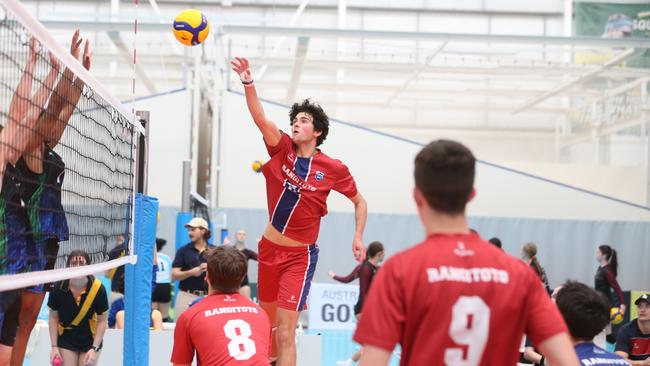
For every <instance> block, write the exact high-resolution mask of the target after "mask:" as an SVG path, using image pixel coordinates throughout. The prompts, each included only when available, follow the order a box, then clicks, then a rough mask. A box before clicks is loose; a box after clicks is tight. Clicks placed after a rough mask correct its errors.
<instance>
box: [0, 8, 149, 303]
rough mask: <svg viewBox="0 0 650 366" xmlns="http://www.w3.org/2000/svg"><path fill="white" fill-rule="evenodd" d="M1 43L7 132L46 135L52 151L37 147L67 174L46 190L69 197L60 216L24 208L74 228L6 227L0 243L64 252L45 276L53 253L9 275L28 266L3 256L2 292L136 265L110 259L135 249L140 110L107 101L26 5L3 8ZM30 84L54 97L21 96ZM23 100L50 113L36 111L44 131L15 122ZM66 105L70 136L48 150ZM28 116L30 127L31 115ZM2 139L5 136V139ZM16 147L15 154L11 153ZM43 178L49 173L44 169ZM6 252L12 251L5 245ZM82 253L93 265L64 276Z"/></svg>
mask: <svg viewBox="0 0 650 366" xmlns="http://www.w3.org/2000/svg"><path fill="white" fill-rule="evenodd" d="M30 39H35V40H36V41H37V42H38V44H39V47H38V49H37V50H35V48H33V46H31V44H32V42H30ZM0 45H1V47H0V73H1V74H2V77H1V78H0V125H2V127H3V130H4V127H7V126H11V124H12V123H13V124H14V125H13V126H12V127H16V126H18V128H17V131H19V132H18V134H22V135H25V136H39V138H42V139H43V144H39V145H38V146H39V149H41V147H42V148H43V149H44V150H45V151H49V152H48V154H54V156H57V157H58V158H60V161H61V163H59V165H57V166H56V167H58V168H60V169H61V170H62V174H60V175H59V178H60V180H59V178H57V182H59V183H58V184H59V186H58V188H57V187H53V186H48V185H47V182H46V183H45V184H44V185H43V186H42V187H45V189H50V190H51V191H53V192H54V195H55V196H56V195H57V194H58V195H59V196H60V198H59V203H58V206H59V207H62V209H59V210H58V212H56V209H52V208H51V207H43V206H41V205H42V203H39V201H38V200H36V201H35V203H27V204H26V205H25V206H26V207H25V210H30V209H31V210H32V211H33V212H36V213H40V214H42V215H46V214H48V213H50V214H51V212H55V214H57V213H58V214H59V215H60V216H59V217H64V221H65V225H64V226H66V228H65V230H61V231H60V232H58V231H57V232H53V231H51V230H47V229H46V228H41V227H39V226H38V225H37V224H38V220H32V221H30V222H29V223H25V225H24V228H22V229H21V230H22V232H19V233H16V232H11V231H10V230H9V229H7V228H2V230H0V239H3V240H0V242H4V243H11V245H14V244H15V243H16V241H15V240H14V241H8V240H5V239H7V234H8V233H10V232H11V233H12V234H14V235H16V237H20V238H23V239H25V238H28V239H25V240H33V242H27V244H25V245H26V246H28V247H29V248H32V249H33V248H36V249H33V250H36V251H37V252H38V250H41V251H42V247H43V246H45V244H44V243H45V241H40V239H37V238H44V237H46V238H48V240H54V241H56V242H57V247H58V248H57V250H55V253H56V254H54V255H52V254H50V256H53V257H54V258H49V257H48V258H47V259H48V260H49V259H53V260H54V265H53V266H54V269H45V270H38V269H36V270H35V269H34V268H35V265H36V264H37V263H38V262H39V261H40V260H41V259H43V257H45V255H41V254H33V256H32V254H30V251H29V249H28V250H27V257H26V258H27V261H26V263H27V265H25V266H20V265H18V266H15V267H12V268H9V266H7V263H8V261H14V262H17V263H18V262H20V261H19V260H18V259H20V258H11V253H10V252H7V251H6V250H5V251H3V252H2V253H0V255H1V256H2V257H4V258H0V291H7V290H12V289H18V288H25V287H30V286H35V285H38V284H41V283H43V282H55V281H60V280H65V279H69V278H73V277H79V276H84V275H89V274H95V273H101V272H104V271H107V270H110V269H113V268H115V267H118V266H120V265H124V264H126V263H129V262H133V261H134V260H135V254H134V253H132V252H127V253H126V255H125V256H123V257H121V258H118V259H114V260H108V255H107V254H108V252H107V251H108V250H110V249H112V246H114V243H115V242H116V241H117V240H118V239H119V238H120V236H122V237H123V238H124V239H126V241H127V242H131V241H132V234H133V206H134V193H135V188H136V187H135V175H136V173H135V171H136V160H137V159H136V156H137V150H136V149H137V147H136V146H137V143H136V142H137V141H138V139H139V136H141V135H144V134H145V130H144V128H143V127H142V125H141V124H140V123H139V122H138V119H137V118H136V116H135V115H134V112H133V111H130V110H129V109H128V108H125V106H123V105H122V103H120V102H119V101H117V100H116V99H115V98H114V97H113V96H112V95H111V94H110V93H108V92H107V90H106V88H105V87H104V86H103V85H102V84H101V83H100V82H98V81H97V79H96V78H95V77H93V76H92V74H91V73H90V72H89V71H87V70H86V68H84V66H82V63H80V62H79V61H78V60H77V59H75V57H73V56H72V55H71V54H70V51H69V50H66V49H65V48H64V47H63V46H62V45H60V44H59V43H58V42H57V41H56V40H55V39H54V37H53V36H52V35H51V34H50V32H49V31H48V30H47V29H46V28H45V27H44V26H43V25H42V24H41V23H40V22H39V21H38V20H36V19H35V18H34V17H33V16H32V15H31V14H30V13H29V12H28V11H27V9H26V8H25V7H24V6H23V5H22V4H21V2H20V1H18V0H0ZM28 60H32V61H29V62H30V65H32V66H30V67H28ZM32 62H33V64H32ZM59 65H60V66H59ZM32 68H33V70H32ZM55 72H56V74H54V73H55ZM21 75H22V77H21ZM52 75H54V78H52ZM22 80H26V84H23V83H22ZM66 83H67V84H66ZM23 85H28V86H31V88H30V89H35V90H38V91H41V90H43V91H44V92H47V93H45V94H47V97H46V98H43V97H42V95H41V96H39V92H38V91H32V90H26V92H25V90H23V92H18V90H22V89H19V87H20V86H23ZM59 85H66V86H68V88H67V89H66V88H62V89H64V90H59V88H58V86H59ZM70 85H72V86H70ZM74 87H77V96H76V98H69V99H66V97H67V96H68V95H70V94H74V93H75V91H74V90H73V88H74ZM25 95H26V96H27V97H26V98H25V97H24V96H25ZM17 96H20V98H18V99H19V100H20V102H22V103H23V104H25V105H27V106H28V107H29V108H28V109H30V110H36V111H38V108H40V110H41V113H40V114H39V113H36V115H37V116H38V118H34V120H35V121H36V123H35V124H33V125H29V124H27V128H25V124H24V123H22V122H21V121H16V120H12V116H15V115H16V114H15V113H14V114H12V113H10V112H11V110H10V104H11V103H10V102H11V101H12V100H14V99H15V97H17ZM30 96H31V97H30ZM37 96H38V97H37ZM55 99H56V103H55V102H54V101H55ZM40 100H43V103H38V102H39V101H40ZM57 103H60V104H62V105H63V107H61V108H63V109H64V110H66V109H65V108H68V109H67V110H70V111H71V112H70V114H69V115H67V116H66V118H65V120H62V117H61V116H62V115H61V114H56V115H54V114H52V116H53V118H52V120H54V121H55V122H56V123H62V126H63V129H62V132H61V135H60V136H58V139H57V140H56V141H55V143H54V144H53V146H49V145H48V144H49V143H50V140H47V139H46V137H45V136H44V135H43V132H42V131H40V130H39V128H38V126H40V124H42V123H44V122H43V120H45V119H46V117H48V116H50V114H51V113H50V112H51V111H50V109H51V107H52V105H53V104H55V105H58V104H57ZM18 104H20V103H18ZM40 104H42V105H40ZM35 107H37V108H35ZM10 115H11V116H10ZM27 116H29V114H27ZM20 118H21V119H22V118H24V119H25V120H28V119H29V118H28V117H24V115H23V117H20ZM30 128H31V130H30ZM8 130H9V131H10V130H11V129H8ZM1 133H2V132H1V131H0V135H1ZM12 136H13V135H12ZM27 138H28V139H31V138H33V137H27ZM27 138H26V139H27ZM12 141H13V143H15V146H12ZM21 141H23V140H21V139H14V140H9V143H8V144H5V145H6V146H5V147H4V148H3V150H6V151H14V152H16V151H19V152H22V150H19V149H18V146H19V145H21ZM29 141H31V140H29ZM7 145H8V146H7ZM54 145H55V146H54ZM7 147H8V148H7ZM12 149H13V150H12ZM48 149H49V150H48ZM25 151H26V150H25ZM44 154H45V153H44ZM27 156H29V155H27V153H23V154H22V155H21V156H20V158H23V157H27ZM48 156H49V155H48ZM41 161H42V164H43V166H44V167H45V164H46V163H47V159H46V158H45V157H42V159H41ZM14 163H15V162H13V161H9V162H8V163H7V165H6V166H9V165H11V166H12V167H13V164H14ZM18 166H19V163H18V164H17V165H16V168H14V169H16V170H17V172H18V173H20V172H21V171H20V168H18ZM7 169H8V168H7ZM43 170H44V171H45V168H44V169H43ZM40 174H43V175H44V174H46V173H40ZM14 178H15V179H16V180H17V181H18V182H21V183H20V185H21V186H25V185H29V184H30V183H34V181H30V180H29V179H30V178H29V176H28V175H25V174H17V175H16V176H15V177H14ZM4 188H6V187H3V192H4V191H5V189H4ZM3 194H4V193H3ZM20 194H22V193H20ZM13 209H16V208H15V207H14V208H13ZM29 217H31V216H29ZM41 224H42V223H41ZM18 234H19V235H18ZM18 247H19V246H18ZM1 249H6V246H5V247H4V248H1ZM18 249H21V248H18ZM73 250H83V251H85V252H86V253H88V254H89V256H90V257H91V262H92V264H90V265H87V266H82V267H73V268H65V267H66V259H67V257H68V254H69V253H70V252H72V251H73ZM18 252H20V251H18ZM7 253H8V254H9V255H7ZM36 268H39V267H38V266H36ZM44 268H48V267H47V266H45V267H44Z"/></svg>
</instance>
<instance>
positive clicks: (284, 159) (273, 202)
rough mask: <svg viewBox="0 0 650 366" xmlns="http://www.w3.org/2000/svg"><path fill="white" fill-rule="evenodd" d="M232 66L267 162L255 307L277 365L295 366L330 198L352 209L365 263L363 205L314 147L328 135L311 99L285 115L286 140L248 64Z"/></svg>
mask: <svg viewBox="0 0 650 366" xmlns="http://www.w3.org/2000/svg"><path fill="white" fill-rule="evenodd" d="M231 64H232V66H233V70H234V71H235V72H236V73H237V74H238V75H239V76H240V79H241V81H242V83H243V84H244V90H245V92H246V103H247V105H248V110H249V111H250V113H251V116H252V117H253V121H254V122H255V125H256V126H257V128H258V129H259V130H260V132H261V133H262V136H263V137H264V143H265V145H266V149H267V151H268V153H269V155H270V156H271V159H270V160H269V161H268V162H267V163H266V164H264V166H263V168H262V173H263V174H264V177H265V178H266V194H267V205H268V210H269V223H268V224H267V226H266V229H265V230H264V236H263V237H262V240H261V241H260V243H259V271H258V278H259V280H258V289H259V299H260V305H261V306H262V308H264V310H266V312H267V314H268V315H269V317H270V318H271V323H272V324H274V325H276V326H277V329H276V337H275V339H274V341H275V342H274V344H277V353H278V354H277V355H278V360H277V361H278V362H277V364H278V365H280V366H292V365H295V363H296V343H295V330H296V324H297V322H298V315H299V312H300V311H302V310H304V309H305V305H306V303H307V295H308V294H309V288H310V286H311V280H312V278H313V276H314V272H315V270H316V262H317V261H318V251H319V248H318V245H316V239H317V238H318V230H319V227H320V219H321V217H323V216H325V215H326V214H327V196H328V195H329V193H330V191H331V190H335V191H337V192H339V193H341V194H343V195H345V196H346V197H347V198H348V199H350V201H352V203H353V204H354V212H355V224H356V229H355V233H354V237H353V240H352V252H353V254H354V257H355V258H356V259H357V260H358V261H362V260H363V258H364V256H365V248H364V245H363V241H362V234H363V229H364V227H365V224H366V216H367V205H366V201H365V199H364V198H363V196H362V195H361V194H360V193H359V192H358V191H357V187H356V184H355V182H354V178H353V177H352V175H351V174H350V171H349V170H348V168H347V166H345V165H344V164H343V163H342V162H341V161H340V160H336V159H332V158H330V157H329V156H327V155H325V154H324V153H323V152H321V151H320V149H318V148H317V146H320V145H321V144H322V143H323V141H324V140H325V138H326V137H327V133H328V131H329V119H328V117H327V115H326V114H325V112H324V111H323V109H322V108H321V107H320V106H318V105H316V104H313V103H311V102H310V101H309V100H304V101H303V102H302V103H295V104H294V105H293V106H292V108H291V111H290V113H289V118H290V125H291V135H288V134H286V133H284V132H282V131H280V130H279V129H278V126H277V125H276V124H275V123H274V122H273V121H270V120H269V119H267V118H266V116H265V115H264V110H263V108H262V104H261V103H260V101H259V98H258V96H257V91H256V90H255V85H254V84H253V79H252V76H251V71H250V67H249V64H248V60H246V59H245V58H236V59H235V60H233V61H232V62H231ZM272 353H273V352H272Z"/></svg>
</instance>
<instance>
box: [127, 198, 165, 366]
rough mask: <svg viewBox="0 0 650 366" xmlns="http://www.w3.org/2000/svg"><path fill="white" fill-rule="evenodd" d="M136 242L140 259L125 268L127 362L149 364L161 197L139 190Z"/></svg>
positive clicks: (136, 212)
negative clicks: (154, 268)
mask: <svg viewBox="0 0 650 366" xmlns="http://www.w3.org/2000/svg"><path fill="white" fill-rule="evenodd" d="M134 211H135V215H134V218H135V220H134V229H133V237H134V238H133V240H134V241H133V245H134V250H135V254H137V256H138V262H137V263H136V264H135V265H132V264H127V265H126V268H125V283H124V285H125V288H124V291H125V294H124V300H125V301H124V366H145V365H149V324H150V322H151V291H152V288H151V286H152V279H153V276H154V272H153V253H154V248H155V247H156V225H157V224H158V199H157V198H154V197H149V196H145V195H142V194H139V193H138V194H136V196H135V210H134Z"/></svg>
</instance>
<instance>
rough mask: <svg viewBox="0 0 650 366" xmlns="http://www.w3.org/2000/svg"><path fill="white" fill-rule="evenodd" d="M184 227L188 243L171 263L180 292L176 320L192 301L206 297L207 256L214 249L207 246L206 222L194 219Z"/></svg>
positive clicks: (177, 252)
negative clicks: (188, 239)
mask: <svg viewBox="0 0 650 366" xmlns="http://www.w3.org/2000/svg"><path fill="white" fill-rule="evenodd" d="M185 227H187V228H188V230H189V236H190V242H189V243H187V244H186V245H184V246H182V247H181V248H180V249H178V251H176V256H175V257H174V262H173V263H172V279H174V280H179V281H180V283H179V286H178V287H179V289H180V291H178V295H177V296H176V304H175V307H174V313H175V316H176V319H178V317H179V316H181V314H182V313H183V312H184V311H185V310H187V308H188V307H189V305H190V304H191V303H192V301H194V300H196V299H198V298H199V297H201V296H205V295H207V293H208V285H207V283H206V282H205V271H206V269H207V264H206V262H207V254H208V251H209V250H212V249H214V248H215V247H214V245H210V244H208V239H210V229H209V228H208V222H207V221H205V220H204V219H203V218H200V217H195V218H193V219H192V220H190V222H188V223H187V224H185Z"/></svg>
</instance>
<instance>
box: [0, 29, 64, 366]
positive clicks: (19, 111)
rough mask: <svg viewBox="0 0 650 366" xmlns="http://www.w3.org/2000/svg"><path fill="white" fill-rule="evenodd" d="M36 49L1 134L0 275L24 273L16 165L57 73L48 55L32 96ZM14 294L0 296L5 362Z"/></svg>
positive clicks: (34, 45)
mask: <svg viewBox="0 0 650 366" xmlns="http://www.w3.org/2000/svg"><path fill="white" fill-rule="evenodd" d="M39 47H40V46H39V44H38V42H37V41H36V39H35V38H32V39H31V40H30V43H29V55H28V59H27V63H26V64H25V68H24V71H23V75H22V77H21V78H20V80H19V82H18V86H17V87H16V90H15V92H14V95H13V97H12V100H11V103H10V105H9V113H8V118H7V120H6V121H5V122H4V126H3V127H2V131H0V184H1V185H2V186H1V188H0V275H11V274H17V273H20V272H24V271H26V270H27V260H26V258H27V246H28V239H29V236H28V235H27V232H28V225H29V224H28V220H27V214H26V212H25V209H24V207H23V205H22V202H21V196H20V194H21V183H20V179H19V178H20V173H19V172H18V170H17V169H16V168H15V164H16V162H17V161H18V159H19V158H20V156H21V155H22V154H23V152H24V151H25V148H26V147H27V144H28V143H29V139H30V136H31V134H32V133H33V131H34V130H35V126H36V124H37V121H38V119H39V117H40V116H41V114H42V112H43V110H44V108H45V104H46V102H47V99H48V97H49V95H50V93H51V91H52V88H53V86H54V83H55V81H56V78H57V75H58V71H59V62H58V60H57V59H56V58H55V57H54V56H53V55H52V54H49V58H50V69H49V72H48V74H47V75H46V76H45V77H44V79H43V81H42V84H41V86H40V87H39V88H38V90H37V91H36V93H34V94H33V95H32V92H31V91H32V81H33V79H34V75H36V74H35V69H36V64H37V61H38V57H39V55H38V53H39ZM16 295H17V294H16V291H11V292H4V293H0V329H2V334H3V337H2V345H3V347H1V348H0V353H1V354H0V359H5V358H6V356H7V354H8V353H9V351H10V350H11V347H13V343H14V335H15V328H16V327H17V325H18V321H17V319H16V316H18V311H11V312H8V313H5V311H8V310H9V309H13V306H15V303H14V301H16V299H18V300H17V301H19V296H16Z"/></svg>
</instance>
